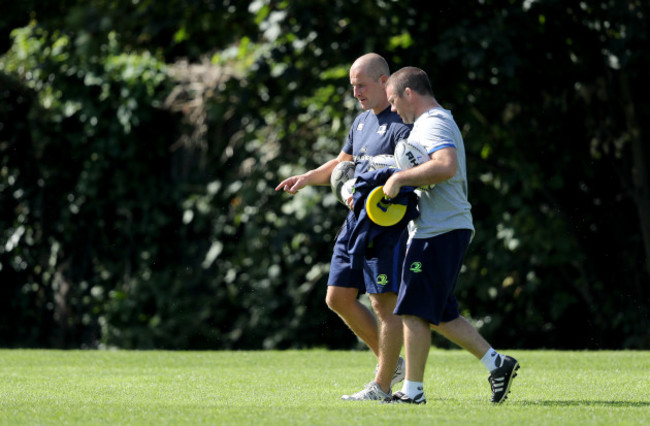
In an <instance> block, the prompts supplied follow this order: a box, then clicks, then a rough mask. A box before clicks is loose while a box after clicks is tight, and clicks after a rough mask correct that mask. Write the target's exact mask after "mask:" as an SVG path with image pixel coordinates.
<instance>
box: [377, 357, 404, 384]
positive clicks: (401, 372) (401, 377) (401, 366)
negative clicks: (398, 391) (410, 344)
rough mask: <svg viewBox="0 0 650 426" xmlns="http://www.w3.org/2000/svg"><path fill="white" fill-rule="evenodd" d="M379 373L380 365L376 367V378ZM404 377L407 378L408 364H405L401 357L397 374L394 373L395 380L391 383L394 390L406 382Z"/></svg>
mask: <svg viewBox="0 0 650 426" xmlns="http://www.w3.org/2000/svg"><path fill="white" fill-rule="evenodd" d="M377 371H379V365H377V366H376V367H375V372H374V373H373V374H374V375H375V376H376V375H377ZM404 377H406V363H405V362H404V358H402V357H399V358H398V359H397V367H395V373H393V378H392V379H391V381H390V387H391V388H392V387H394V386H395V385H396V384H398V383H399V382H401V381H402V380H404Z"/></svg>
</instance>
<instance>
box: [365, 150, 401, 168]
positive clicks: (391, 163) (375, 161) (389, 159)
mask: <svg viewBox="0 0 650 426" xmlns="http://www.w3.org/2000/svg"><path fill="white" fill-rule="evenodd" d="M386 167H397V162H396V161H395V156H394V155H390V154H382V155H375V156H374V157H372V158H370V161H368V171H372V170H379V169H385V168H386Z"/></svg>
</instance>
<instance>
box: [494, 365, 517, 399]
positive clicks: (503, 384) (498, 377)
mask: <svg viewBox="0 0 650 426" xmlns="http://www.w3.org/2000/svg"><path fill="white" fill-rule="evenodd" d="M517 370H519V363H518V362H517V360H516V359H514V358H512V357H509V356H504V357H503V365H501V367H499V368H497V369H496V370H494V371H493V372H492V374H490V377H488V381H489V382H490V386H491V387H492V399H491V400H490V402H494V403H495V404H498V403H500V402H503V401H505V400H506V399H507V398H508V393H509V392H510V385H511V384H512V379H514V378H515V377H517Z"/></svg>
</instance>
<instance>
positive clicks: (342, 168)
mask: <svg viewBox="0 0 650 426" xmlns="http://www.w3.org/2000/svg"><path fill="white" fill-rule="evenodd" d="M354 169H355V165H354V162H352V161H341V162H340V163H339V164H337V165H336V167H334V170H332V175H331V176H330V186H331V187H332V192H333V193H334V196H335V197H336V199H337V200H339V202H340V203H341V204H345V202H346V201H347V199H348V198H349V197H350V195H352V191H353V189H354V182H355V180H356V179H354Z"/></svg>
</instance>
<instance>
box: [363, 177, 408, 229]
mask: <svg viewBox="0 0 650 426" xmlns="http://www.w3.org/2000/svg"><path fill="white" fill-rule="evenodd" d="M366 212H367V213H368V217H369V218H370V220H372V221H373V222H375V223H376V224H377V225H379V226H392V225H395V224H396V223H398V222H399V221H400V220H402V218H403V217H404V215H405V214H406V206H405V205H404V204H391V203H387V202H386V199H385V198H384V187H383V186H378V187H377V188H375V189H373V190H372V192H371V193H370V195H368V198H367V199H366Z"/></svg>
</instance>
